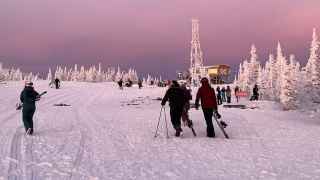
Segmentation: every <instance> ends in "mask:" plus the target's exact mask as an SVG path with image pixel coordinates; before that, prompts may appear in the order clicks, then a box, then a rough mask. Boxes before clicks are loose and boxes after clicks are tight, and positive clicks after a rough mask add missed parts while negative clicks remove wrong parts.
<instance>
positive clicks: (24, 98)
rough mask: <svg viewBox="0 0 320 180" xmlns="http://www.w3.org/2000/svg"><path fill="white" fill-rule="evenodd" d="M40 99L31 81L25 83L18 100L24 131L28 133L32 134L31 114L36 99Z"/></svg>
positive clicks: (33, 110)
mask: <svg viewBox="0 0 320 180" xmlns="http://www.w3.org/2000/svg"><path fill="white" fill-rule="evenodd" d="M38 100H40V96H39V93H38V92H37V91H35V90H34V88H33V83H32V82H28V83H26V86H25V88H24V89H23V91H22V92H21V95H20V101H21V103H23V105H22V108H23V109H22V118H23V119H22V120H23V124H24V128H25V131H26V132H27V133H28V134H29V135H32V134H33V115H34V112H35V111H36V101H38Z"/></svg>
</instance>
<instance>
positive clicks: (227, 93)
mask: <svg viewBox="0 0 320 180" xmlns="http://www.w3.org/2000/svg"><path fill="white" fill-rule="evenodd" d="M226 96H227V97H231V89H230V88H229V89H228V88H227V89H226Z"/></svg>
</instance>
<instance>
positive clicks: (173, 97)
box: [161, 81, 186, 137]
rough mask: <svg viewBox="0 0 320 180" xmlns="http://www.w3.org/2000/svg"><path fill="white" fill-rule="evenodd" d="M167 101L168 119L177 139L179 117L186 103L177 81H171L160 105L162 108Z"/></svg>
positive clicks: (179, 129)
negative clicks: (169, 118)
mask: <svg viewBox="0 0 320 180" xmlns="http://www.w3.org/2000/svg"><path fill="white" fill-rule="evenodd" d="M168 100H169V106H170V117H171V123H172V126H173V128H174V129H175V130H176V136H177V137H179V136H180V133H181V132H182V129H181V116H182V111H183V107H184V105H185V103H186V98H185V93H184V91H183V90H182V89H181V88H180V86H179V84H178V82H177V81H172V84H171V86H170V88H169V89H168V90H167V92H166V94H165V96H164V98H163V99H162V102H161V105H162V106H164V105H165V104H166V102H167V101H168Z"/></svg>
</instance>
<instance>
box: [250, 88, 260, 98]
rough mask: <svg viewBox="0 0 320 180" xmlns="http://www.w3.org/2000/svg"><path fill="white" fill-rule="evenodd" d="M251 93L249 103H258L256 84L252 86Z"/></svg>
mask: <svg viewBox="0 0 320 180" xmlns="http://www.w3.org/2000/svg"><path fill="white" fill-rule="evenodd" d="M252 91H253V95H252V97H251V98H250V101H258V100H259V88H258V85H257V84H255V85H254V88H253V90H252Z"/></svg>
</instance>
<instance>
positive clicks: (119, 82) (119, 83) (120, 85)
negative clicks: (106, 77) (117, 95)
mask: <svg viewBox="0 0 320 180" xmlns="http://www.w3.org/2000/svg"><path fill="white" fill-rule="evenodd" d="M122 84H123V81H122V79H120V80H119V81H118V85H119V89H121V90H122V89H123V87H122Z"/></svg>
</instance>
